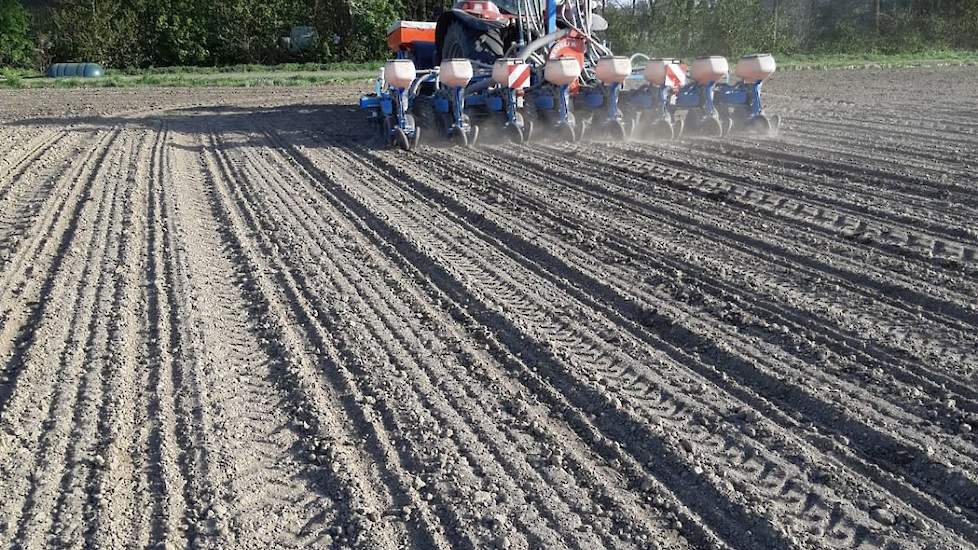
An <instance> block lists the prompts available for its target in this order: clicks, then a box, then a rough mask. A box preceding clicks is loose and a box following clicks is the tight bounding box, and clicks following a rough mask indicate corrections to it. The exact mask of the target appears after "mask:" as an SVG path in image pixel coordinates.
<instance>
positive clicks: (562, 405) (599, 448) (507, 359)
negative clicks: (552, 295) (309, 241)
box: [283, 144, 715, 540]
mask: <svg viewBox="0 0 978 550" xmlns="http://www.w3.org/2000/svg"><path fill="white" fill-rule="evenodd" d="M283 148H284V149H286V151H288V146H287V145H284V144H283ZM292 154H294V153H292ZM293 158H294V157H293ZM300 168H301V169H302V170H303V171H304V170H305V165H301V166H300ZM305 177H307V178H309V179H310V180H312V181H315V182H317V184H318V180H317V179H315V178H314V177H313V176H310V175H308V174H307V175H306V176H305ZM320 192H321V191H317V193H320ZM327 198H328V199H329V200H330V203H331V204H333V205H334V206H336V207H337V208H341V209H345V207H344V206H343V205H342V203H338V202H335V199H333V198H332V197H327ZM348 216H351V217H354V218H355V215H354V214H353V213H349V214H348ZM358 228H359V227H358ZM359 229H361V230H362V228H359ZM371 240H372V242H374V245H375V246H377V247H380V248H381V249H382V250H386V249H388V248H389V247H388V246H387V245H386V244H385V243H386V241H381V240H377V239H371ZM392 260H393V261H395V262H396V263H398V264H399V265H400V267H401V269H407V270H408V271H409V272H412V273H413V272H416V271H417V269H416V267H415V266H414V265H413V264H410V263H407V264H405V263H404V262H405V261H406V260H404V259H400V258H399V256H394V257H393V258H392ZM416 278H418V279H419V280H421V281H424V280H425V279H426V277H425V276H424V274H423V273H420V272H419V273H417V274H416ZM445 298H446V297H445V296H444V295H441V294H438V293H436V294H434V295H431V299H433V300H435V301H436V303H442V302H443V301H444V300H445ZM453 309H454V311H452V312H451V313H452V317H453V318H454V319H455V320H456V321H458V320H459V319H458V317H456V315H458V314H459V313H460V312H461V311H462V310H461V309H459V308H453ZM462 324H463V325H464V326H471V327H476V328H474V330H475V332H476V334H478V335H480V337H489V335H488V334H485V333H484V332H483V331H482V330H481V329H479V328H478V323H475V322H474V321H473V320H472V319H471V318H469V319H467V320H465V322H464V323H462ZM498 353H500V352H499V351H498V350H497V351H496V352H495V353H493V355H494V356H496V357H497V358H499V359H500V360H501V362H503V363H504V364H506V365H507V368H508V369H510V371H511V372H512V369H513V363H514V362H516V360H515V359H514V358H515V357H518V355H520V352H515V353H514V352H512V351H506V352H504V353H503V355H502V357H499V356H498V355H497V354H498ZM518 368H520V369H521V370H522V371H523V372H521V374H525V373H527V372H530V371H531V369H530V368H528V367H527V366H526V365H524V364H522V363H520V364H519V365H518ZM532 370H535V367H534V368H533V369H532ZM533 387H534V389H535V390H537V391H539V381H538V380H537V381H534V382H533ZM550 391H551V393H553V391H552V390H550ZM551 406H552V408H553V410H556V411H563V413H564V414H567V411H568V410H569V405H568V404H567V403H566V402H564V401H562V400H560V399H559V398H558V402H557V403H556V404H554V405H551ZM520 410H524V411H525V410H526V408H525V406H524V407H523V408H521V409H520ZM583 416H584V415H583V414H580V413H574V415H573V416H572V419H573V420H572V422H573V423H574V424H578V425H575V426H574V429H575V430H578V429H580V425H579V424H580V422H581V419H582V418H583ZM584 431H585V432H587V433H586V434H585V436H584V437H585V439H587V440H588V441H589V442H590V444H591V445H596V449H595V451H596V452H597V453H598V454H599V455H601V456H604V457H606V458H607V459H610V460H611V458H610V457H609V455H608V454H609V452H611V451H612V449H613V448H612V447H610V446H606V445H607V443H606V442H605V445H602V444H601V443H600V442H595V441H594V434H593V433H592V432H593V430H591V429H585V430H584ZM561 443H563V441H561ZM618 454H620V451H618ZM613 460H615V461H617V460H625V461H627V460H628V457H624V456H618V457H615V458H614V459H613ZM630 466H631V467H632V468H633V470H635V469H640V468H637V465H636V464H631V465H630ZM620 468H621V466H619V469H620ZM579 474H580V472H579ZM632 477H633V478H634V477H636V476H634V475H633V476H632ZM640 477H642V479H641V485H642V487H645V489H644V490H645V491H646V492H651V493H652V494H647V495H646V499H647V500H649V501H652V500H654V501H655V502H656V503H657V504H656V505H657V506H668V505H667V504H664V502H663V497H664V496H665V495H666V494H667V492H666V491H664V490H663V492H662V493H658V494H657V492H656V490H655V489H654V488H653V487H654V486H656V483H654V481H653V480H652V479H651V478H648V477H647V476H640ZM646 484H649V486H648V487H646ZM636 485H638V483H637V482H636ZM673 506H674V507H673V508H672V510H674V511H675V513H672V512H670V514H669V515H670V517H673V518H674V517H675V516H676V515H677V514H678V515H680V516H681V517H682V519H683V521H685V522H687V523H686V524H687V525H691V527H688V528H687V529H688V530H690V531H692V532H695V531H697V530H698V529H700V526H697V525H695V524H693V523H692V521H691V520H690V518H689V517H688V515H686V514H685V512H683V511H682V510H681V507H675V506H678V504H674V505H673ZM673 537H674V535H670V536H669V537H668V538H673ZM700 538H701V539H702V536H701V537H700ZM653 540H655V539H653ZM711 540H715V539H714V538H711Z"/></svg>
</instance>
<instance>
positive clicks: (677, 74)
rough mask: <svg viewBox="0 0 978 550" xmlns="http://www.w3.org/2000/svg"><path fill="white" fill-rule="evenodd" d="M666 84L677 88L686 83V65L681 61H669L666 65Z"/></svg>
mask: <svg viewBox="0 0 978 550" xmlns="http://www.w3.org/2000/svg"><path fill="white" fill-rule="evenodd" d="M666 84H668V85H669V86H672V87H673V88H676V89H677V90H678V89H679V88H682V87H683V86H685V85H686V67H685V66H683V65H682V64H680V63H668V64H667V65H666Z"/></svg>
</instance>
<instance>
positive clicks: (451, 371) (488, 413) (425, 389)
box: [266, 169, 653, 546]
mask: <svg viewBox="0 0 978 550" xmlns="http://www.w3.org/2000/svg"><path fill="white" fill-rule="evenodd" d="M266 173H276V170H274V169H271V170H268V171H267V172H266ZM299 177H300V181H301V178H302V176H301V175H300V176H299ZM290 181H294V180H293V179H291V178H290ZM312 192H313V193H314V192H315V191H312ZM281 196H283V197H287V196H289V195H288V194H286V193H283V194H282V195H281ZM290 208H294V209H295V210H296V211H301V210H302V209H304V208H310V209H311V207H309V206H308V205H306V204H304V203H303V202H298V203H297V204H295V205H289V206H285V209H286V211H289V209H290ZM315 217H316V216H315V211H312V212H311V213H310V218H311V219H315ZM330 227H331V226H329V225H326V226H319V227H316V226H314V227H310V228H309V231H310V233H311V234H318V235H330V234H331V231H330ZM338 250H342V248H340V247H339V246H338V247H337V248H336V249H331V250H330V251H326V252H325V253H324V254H323V256H322V258H324V259H326V258H334V257H338V256H341V255H342V254H341V253H340V252H338ZM375 254H376V253H375ZM371 259H372V261H376V262H377V263H378V264H379V265H383V261H382V260H381V259H379V258H377V257H376V255H374V256H372V257H371ZM331 265H335V269H337V270H341V271H342V270H343V266H344V265H345V264H344V263H342V262H340V263H338V264H331ZM321 271H322V272H332V269H328V268H323V269H322V270H321ZM351 276H354V277H355V276H356V274H351ZM309 277H313V278H314V276H313V275H310V276H309ZM389 279H395V276H394V275H390V276H389V278H388V277H387V276H385V277H383V278H382V279H381V280H378V281H376V282H375V283H373V284H372V285H370V290H368V295H367V298H366V299H365V300H363V303H362V306H361V307H362V308H364V309H367V310H368V311H370V313H368V315H370V316H375V317H383V318H385V321H384V323H383V324H382V325H381V326H382V327H397V324H398V323H397V319H399V318H401V319H403V318H410V317H412V316H416V315H412V312H413V311H417V310H419V309H430V308H424V305H425V302H423V301H422V300H420V299H418V300H417V302H415V303H414V304H412V305H406V306H401V311H400V312H385V311H383V310H378V309H377V305H380V304H397V303H398V299H397V295H398V294H399V293H400V292H397V291H391V290H390V289H389V288H388V287H389V285H390V283H389V282H387V281H388V280H389ZM368 280H369V279H368ZM395 280H396V279H395ZM361 286H362V285H361ZM351 288H352V285H349V283H345V284H344V286H342V287H340V288H339V289H338V293H339V294H340V295H344V294H345V293H347V292H350V290H349V289H351ZM371 290H372V291H371ZM350 293H352V294H354V295H357V293H355V292H350ZM324 314H328V312H324ZM418 315H420V314H418ZM425 315H432V316H435V317H436V318H437V314H436V313H434V312H433V311H430V312H426V314H425ZM446 325H448V321H447V319H446ZM422 326H423V325H422ZM381 337H382V338H383V337H384V336H381ZM425 338H430V337H426V336H424V335H423V333H417V332H412V334H411V335H409V336H406V337H405V336H401V341H423V340H424V339H425ZM428 345H429V346H435V344H434V343H429V344H428ZM442 345H443V346H444V347H454V345H453V343H452V342H447V343H444V344H442ZM473 349H474V346H473ZM407 353H410V354H411V355H413V356H414V358H415V361H414V363H415V364H417V365H420V366H421V367H422V368H423V369H425V370H424V371H422V372H421V373H420V374H416V375H411V376H410V379H411V380H420V379H423V378H425V377H427V378H429V379H430V380H432V381H433V380H438V381H439V383H438V385H439V386H443V385H444V384H445V381H446V380H452V379H454V380H456V381H457V382H458V384H459V385H461V386H463V387H464V390H463V391H465V392H466V393H467V394H468V395H469V396H470V397H471V398H473V399H479V400H485V399H490V400H491V401H495V400H493V399H491V398H489V397H487V396H488V395H491V394H492V391H493V390H491V389H489V388H486V387H485V386H484V385H483V384H484V383H482V382H481V381H480V380H469V379H467V378H465V377H459V376H458V375H457V374H456V373H458V372H465V371H464V370H463V369H461V368H451V367H450V366H449V368H448V369H447V370H446V369H445V368H444V367H442V368H440V369H437V370H433V369H436V368H437V367H438V366H441V365H442V363H441V362H440V361H435V362H432V361H431V360H430V359H428V360H426V359H427V358H426V357H425V356H424V355H420V356H419V354H418V352H411V351H407V352H404V351H395V352H394V354H393V355H392V358H396V357H398V356H401V357H403V356H404V355H406V354H407ZM468 353H471V351H469V352H468ZM468 353H467V354H466V356H465V358H464V359H461V360H460V361H459V362H460V363H461V364H470V363H472V362H477V363H483V362H484V361H485V359H484V358H483V359H481V360H480V359H477V358H475V357H474V356H472V355H468ZM401 362H402V363H403V360H402V361H401ZM401 366H403V365H399V368H400V367H401ZM412 366H413V365H412ZM484 366H485V367H486V368H489V367H490V365H484ZM504 379H505V377H503V376H500V378H498V379H497V380H504ZM498 383H502V382H498ZM407 393H408V394H409V395H410V394H411V393H412V391H408V392H407ZM413 393H416V394H417V395H430V394H432V393H441V392H439V391H437V390H436V389H433V386H432V384H429V385H421V386H417V385H416V387H415V388H414V389H413ZM445 395H447V397H448V399H449V400H452V397H453V395H452V393H451V392H448V393H447V394H445ZM516 395H519V394H518V393H517V394H516ZM476 402H478V401H476ZM453 407H454V409H455V410H457V411H461V412H462V413H463V415H464V416H466V417H468V420H467V422H468V423H469V424H470V425H472V426H474V427H475V428H476V430H478V431H485V428H480V427H482V426H485V427H491V426H492V424H493V423H492V422H491V421H489V420H488V417H492V416H494V413H496V414H498V411H499V409H501V408H503V407H502V406H501V405H500V404H499V403H498V402H496V403H495V406H494V407H490V408H488V409H485V413H484V416H483V417H482V418H472V416H471V414H466V412H465V411H466V410H467V409H471V408H472V407H473V404H472V403H467V402H458V403H457V404H454V405H453ZM514 420H515V421H517V423H518V419H515V418H514ZM484 439H485V440H486V441H488V442H489V443H490V444H491V443H492V442H493V441H494V440H497V439H498V440H504V439H509V440H510V441H512V442H513V444H514V445H517V446H519V442H518V440H517V439H515V438H513V437H512V436H511V435H510V434H507V433H505V432H497V431H493V432H490V433H488V434H487V435H485V436H484ZM550 439H551V440H552V441H555V442H556V441H557V439H556V438H555V437H553V434H551V437H550ZM507 454H511V453H508V452H507V451H506V450H505V448H500V449H499V450H498V451H495V452H494V455H495V456H496V457H497V460H501V461H506V466H505V467H506V468H508V469H509V468H514V469H515V471H520V470H526V469H527V468H528V464H527V463H526V461H522V460H521V461H519V462H516V463H513V462H512V459H509V460H507V459H506V455H507ZM547 477H548V472H547V470H543V471H541V472H539V473H538V474H537V479H539V480H540V481H541V482H542V484H541V485H538V486H537V487H536V488H535V489H534V492H539V491H543V494H541V495H540V496H539V498H540V499H541V501H542V502H546V500H543V499H546V498H555V499H561V498H563V497H562V496H561V495H559V494H555V493H553V492H552V489H550V488H549V487H547V486H546V481H545V480H546V479H547ZM572 480H573V478H572V477H568V478H567V482H571V483H572ZM567 482H565V483H567ZM570 488H571V486H567V485H565V486H564V489H563V490H569V489H570ZM589 498H590V497H589ZM517 500H518V499H517ZM567 506H568V507H573V505H572V504H570V503H568V504H567ZM615 506H616V507H618V505H617V504H616V505H615ZM618 512H619V513H621V510H620V509H619V510H618ZM555 513H557V514H560V513H562V512H561V510H556V511H555ZM577 513H578V514H579V515H583V514H590V511H589V510H586V509H581V510H579V511H578V512H577ZM636 519H637V518H636ZM564 523H566V520H564ZM644 535H645V538H646V539H647V540H653V539H652V533H645V534H644ZM605 536H607V535H605ZM631 536H632V535H631V534H629V537H631ZM590 544H591V545H593V544H594V543H590ZM602 545H604V546H608V545H609V543H608V541H607V539H606V541H605V542H604V543H603V544H602Z"/></svg>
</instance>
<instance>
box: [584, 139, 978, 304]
mask: <svg viewBox="0 0 978 550" xmlns="http://www.w3.org/2000/svg"><path fill="white" fill-rule="evenodd" d="M615 149H616V150H617V148H615ZM626 151H630V152H634V151H631V150H630V149H626ZM605 156H607V155H605ZM595 162H596V163H598V164H600V165H601V166H602V167H606V168H608V169H617V170H619V171H622V172H625V173H628V174H629V175H631V176H633V177H638V178H641V177H642V176H650V175H652V177H657V178H670V179H672V181H673V183H672V187H674V188H676V189H679V190H687V191H690V192H693V193H695V194H697V195H699V196H701V197H704V198H706V199H709V200H713V201H721V202H722V203H724V204H725V203H731V204H734V205H739V206H742V207H746V208H748V209H752V210H751V213H756V212H758V211H760V212H762V213H766V214H773V215H774V216H775V218H776V219H779V220H783V221H784V222H788V223H794V224H795V225H797V226H800V227H801V228H803V229H805V230H811V231H814V232H817V233H818V234H822V235H824V236H825V237H827V238H829V239H833V240H836V241H843V242H844V243H845V245H846V246H847V247H850V249H856V250H858V251H860V252H862V250H863V249H868V250H867V251H866V252H865V253H863V254H862V255H861V256H862V257H861V258H858V259H859V260H860V261H863V262H866V263H867V264H877V265H879V266H881V269H889V270H890V271H896V270H894V269H893V268H892V266H891V265H890V264H892V263H893V262H903V263H907V264H909V265H910V266H911V267H910V268H909V271H911V272H912V273H917V274H921V273H928V272H929V271H934V272H935V274H934V277H937V276H940V277H942V280H941V281H940V282H941V283H947V284H940V285H939V284H937V283H931V284H929V285H928V287H927V288H926V290H927V291H928V295H930V296H934V295H936V294H938V291H937V289H938V288H939V289H940V292H941V294H948V295H949V296H948V298H957V299H958V300H959V301H960V302H963V303H968V300H969V299H972V298H973V297H974V295H975V294H976V292H978V291H976V288H975V285H974V283H970V282H969V281H967V280H966V279H965V278H963V277H962V276H961V275H962V274H963V271H964V270H965V269H967V270H968V271H976V272H978V242H974V239H973V238H972V237H971V236H970V235H968V234H964V233H961V234H959V235H955V236H945V237H943V238H942V237H938V236H935V235H933V234H928V233H926V232H923V231H921V228H920V225H921V224H922V223H924V220H915V222H916V225H911V224H910V221H909V220H910V218H907V219H906V220H905V221H902V222H900V221H890V220H876V219H874V218H875V217H876V216H874V215H873V214H869V215H866V213H859V214H856V215H852V214H846V213H845V210H846V208H845V207H843V208H841V209H840V208H836V207H835V206H834V205H830V206H829V208H828V209H826V208H824V207H819V206H815V205H813V204H812V202H824V200H822V199H816V200H814V201H807V202H806V201H805V200H800V199H799V198H798V196H805V192H804V191H802V192H799V193H797V194H796V195H795V196H791V197H789V196H787V195H786V194H784V193H781V192H779V191H777V190H775V191H774V192H768V191H763V190H760V189H758V187H761V188H770V187H769V186H767V185H764V184H763V183H761V182H760V181H758V180H757V179H755V178H747V177H745V176H743V175H739V176H732V177H731V176H730V175H727V174H724V173H722V172H719V171H717V170H712V169H709V168H706V169H704V168H702V167H699V166H694V165H692V164H690V163H688V162H683V161H679V162H668V161H666V162H662V160H661V159H656V160H652V159H649V158H648V157H646V158H642V159H635V158H633V157H631V156H614V157H610V158H607V159H601V160H595ZM690 172H692V173H690ZM701 174H706V176H705V177H704V176H702V175H701ZM714 178H716V179H714ZM790 192H792V193H793V194H794V193H795V191H794V190H792V191H790ZM805 198H806V199H808V198H809V197H805ZM838 202H840V203H842V204H845V201H838ZM840 210H841V212H840ZM766 219H771V218H770V217H768V218H766ZM928 231H931V232H932V233H946V231H943V230H941V229H940V228H933V227H929V228H928ZM962 238H964V240H962ZM851 259H852V260H855V259H857V258H854V257H853V258H851ZM915 263H917V264H924V265H919V266H915V265H914V264H915ZM891 276H893V277H894V278H895V279H897V280H898V281H900V282H901V283H903V284H904V286H911V285H912V283H911V282H910V281H909V276H906V275H902V274H901V273H892V274H891ZM914 282H916V284H918V285H919V284H920V282H922V281H920V280H919V279H917V280H915V281H914ZM928 282H930V281H928ZM969 283H970V284H969ZM962 285H967V287H966V288H961V287H962ZM956 287H957V288H956ZM952 292H953V293H952ZM961 292H969V293H970V295H969V296H962V295H961V294H960V293H961ZM941 297H942V298H944V296H941ZM945 299H946V298H945Z"/></svg>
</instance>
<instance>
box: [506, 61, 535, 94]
mask: <svg viewBox="0 0 978 550" xmlns="http://www.w3.org/2000/svg"><path fill="white" fill-rule="evenodd" d="M506 68H507V70H508V71H509V79H508V84H507V85H508V86H509V87H510V88H513V89H514V90H522V89H523V88H526V87H527V86H529V85H530V66H529V65H528V64H526V63H513V64H510V65H508V66H507V67H506Z"/></svg>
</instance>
